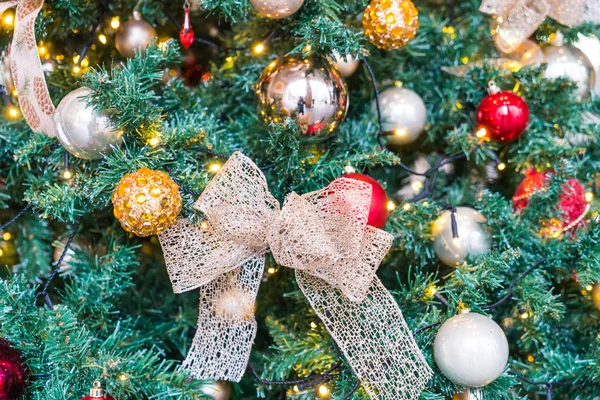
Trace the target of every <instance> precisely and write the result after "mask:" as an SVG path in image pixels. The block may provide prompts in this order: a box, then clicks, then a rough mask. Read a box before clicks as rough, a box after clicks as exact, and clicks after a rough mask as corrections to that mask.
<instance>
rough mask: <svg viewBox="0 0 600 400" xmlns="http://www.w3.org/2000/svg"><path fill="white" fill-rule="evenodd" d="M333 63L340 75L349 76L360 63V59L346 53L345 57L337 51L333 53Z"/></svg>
mask: <svg viewBox="0 0 600 400" xmlns="http://www.w3.org/2000/svg"><path fill="white" fill-rule="evenodd" d="M333 65H335V67H336V68H337V70H338V72H339V73H340V75H342V77H344V78H349V77H351V76H352V74H354V73H355V72H356V70H357V68H358V66H359V65H360V61H359V60H357V59H355V58H354V57H352V56H351V55H347V56H346V57H342V56H340V55H339V54H338V53H337V52H336V53H335V59H334V60H333Z"/></svg>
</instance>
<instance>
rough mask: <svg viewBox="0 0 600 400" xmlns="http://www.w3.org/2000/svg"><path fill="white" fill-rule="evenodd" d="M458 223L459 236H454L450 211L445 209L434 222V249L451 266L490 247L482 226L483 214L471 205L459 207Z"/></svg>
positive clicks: (457, 210)
mask: <svg viewBox="0 0 600 400" xmlns="http://www.w3.org/2000/svg"><path fill="white" fill-rule="evenodd" d="M454 216H455V217H456V225H457V227H458V238H456V239H455V238H453V237H452V220H451V213H450V211H445V212H444V213H443V214H442V215H441V216H440V217H439V218H438V219H437V220H436V221H435V222H434V223H433V227H432V229H431V230H432V234H433V237H434V242H433V249H434V251H435V254H436V256H437V257H438V258H439V260H440V261H441V262H442V263H444V264H446V265H447V266H449V267H456V266H457V265H460V264H462V263H463V262H464V261H465V260H466V258H467V255H472V256H477V255H480V254H483V253H486V252H487V251H488V250H489V249H490V240H489V237H488V235H487V233H486V232H485V231H484V230H483V227H482V226H481V223H482V222H485V218H484V217H483V215H481V214H480V213H478V212H477V211H476V210H474V209H472V208H470V207H457V208H456V213H455V214H454Z"/></svg>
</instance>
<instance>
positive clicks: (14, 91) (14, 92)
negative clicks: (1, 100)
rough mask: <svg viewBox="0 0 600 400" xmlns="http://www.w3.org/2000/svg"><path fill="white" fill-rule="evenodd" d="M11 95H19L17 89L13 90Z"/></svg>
mask: <svg viewBox="0 0 600 400" xmlns="http://www.w3.org/2000/svg"><path fill="white" fill-rule="evenodd" d="M12 95H13V96H15V97H17V96H18V95H19V91H18V90H17V89H15V90H13V91H12Z"/></svg>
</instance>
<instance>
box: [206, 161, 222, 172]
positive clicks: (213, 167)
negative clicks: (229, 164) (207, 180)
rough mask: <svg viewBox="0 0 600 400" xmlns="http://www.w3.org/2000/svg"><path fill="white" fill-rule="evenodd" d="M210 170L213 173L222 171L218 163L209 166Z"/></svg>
mask: <svg viewBox="0 0 600 400" xmlns="http://www.w3.org/2000/svg"><path fill="white" fill-rule="evenodd" d="M208 169H209V171H211V172H219V170H220V169H221V166H220V165H219V164H217V163H212V164H210V165H209V166H208Z"/></svg>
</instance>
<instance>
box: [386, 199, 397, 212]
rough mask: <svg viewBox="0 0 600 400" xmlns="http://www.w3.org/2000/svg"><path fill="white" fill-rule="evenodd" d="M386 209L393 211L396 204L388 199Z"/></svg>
mask: <svg viewBox="0 0 600 400" xmlns="http://www.w3.org/2000/svg"><path fill="white" fill-rule="evenodd" d="M387 209H388V211H394V210H395V209H396V205H395V204H394V202H393V201H388V203H387Z"/></svg>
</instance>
